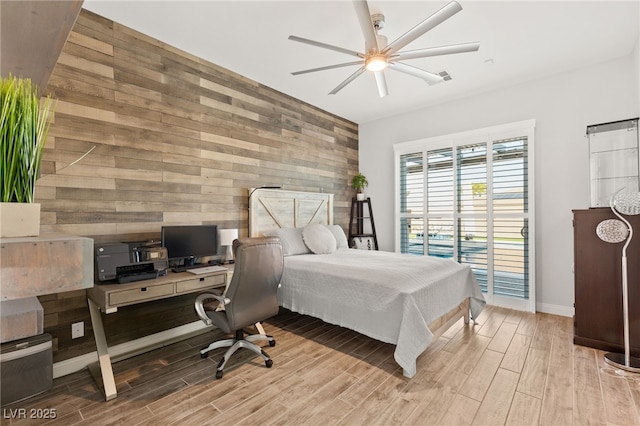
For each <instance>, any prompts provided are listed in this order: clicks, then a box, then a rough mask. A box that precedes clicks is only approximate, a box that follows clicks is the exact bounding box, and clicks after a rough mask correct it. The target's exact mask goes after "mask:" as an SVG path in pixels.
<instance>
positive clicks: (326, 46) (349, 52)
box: [289, 35, 364, 58]
mask: <svg viewBox="0 0 640 426" xmlns="http://www.w3.org/2000/svg"><path fill="white" fill-rule="evenodd" d="M289 40H292V41H297V42H299V43H304V44H310V45H312V46H316V47H322V48H323V49H329V50H333V51H335V52H340V53H345V54H347V55H351V56H357V57H359V58H364V55H363V54H362V53H359V52H356V51H355V50H349V49H345V48H342V47H338V46H334V45H331V44H327V43H322V42H319V41H315V40H309V39H308V38H302V37H298V36H294V35H290V36H289Z"/></svg>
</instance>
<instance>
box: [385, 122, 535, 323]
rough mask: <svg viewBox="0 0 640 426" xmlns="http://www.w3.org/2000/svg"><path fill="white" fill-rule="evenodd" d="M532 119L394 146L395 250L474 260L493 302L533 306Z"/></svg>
mask: <svg viewBox="0 0 640 426" xmlns="http://www.w3.org/2000/svg"><path fill="white" fill-rule="evenodd" d="M533 124H534V123H533V122H525V123H515V124H514V125H508V126H500V127H496V128H491V129H483V130H478V131H475V132H465V133H464V134H457V135H448V136H446V137H443V138H433V139H427V140H423V141H416V142H410V143H406V144H397V145H395V146H394V150H395V154H396V169H397V173H396V188H397V196H396V203H397V206H398V208H397V210H396V213H397V220H396V224H397V225H396V226H397V233H396V235H397V236H398V237H397V238H396V251H400V252H402V253H410V254H414V255H430V256H438V257H443V258H451V259H454V260H456V261H458V262H460V263H463V264H468V265H469V266H470V267H471V269H472V270H473V272H474V275H475V277H476V279H477V281H478V283H479V284H480V286H481V288H482V290H483V292H485V294H486V298H487V300H488V302H489V303H492V304H496V305H501V306H507V307H511V308H516V309H522V310H528V311H535V288H534V276H533V275H534V273H533V272H534V271H535V269H534V267H533V265H534V263H533V262H534V256H530V255H529V253H533V244H532V241H531V240H530V239H529V235H533V233H532V228H533V214H532V212H533V210H532V205H533V202H532V201H533V200H532V199H531V197H530V194H532V193H533V191H532V185H531V184H532V183H533V176H532V171H533V167H532V164H531V161H532V158H533V157H532V155H530V153H531V152H532V147H533Z"/></svg>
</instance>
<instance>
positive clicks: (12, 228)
mask: <svg viewBox="0 0 640 426" xmlns="http://www.w3.org/2000/svg"><path fill="white" fill-rule="evenodd" d="M51 109H52V100H51V98H50V97H46V98H44V99H43V101H42V102H40V96H39V95H38V87H37V85H35V84H34V83H32V82H31V80H30V79H22V78H16V77H13V76H11V74H10V75H9V77H6V78H5V77H1V78H0V209H1V211H2V223H1V224H0V227H1V228H2V229H1V234H0V236H3V237H29V236H37V235H39V232H40V204H37V203H34V202H33V200H34V192H35V186H36V180H38V177H39V173H40V162H41V160H42V151H43V149H44V144H45V140H46V139H47V132H48V130H49V125H50V121H49V120H48V117H49V112H50V110H51Z"/></svg>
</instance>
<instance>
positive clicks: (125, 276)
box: [95, 242, 169, 284]
mask: <svg viewBox="0 0 640 426" xmlns="http://www.w3.org/2000/svg"><path fill="white" fill-rule="evenodd" d="M168 267H169V261H168V258H167V249H166V248H164V247H157V246H155V247H154V246H148V245H147V244H146V243H135V242H129V243H104V244H100V245H96V246H95V276H96V277H97V278H98V281H100V282H104V281H117V282H118V283H120V284H122V283H129V282H133V281H141V280H148V279H151V278H157V277H159V276H163V275H166V274H167V268H168Z"/></svg>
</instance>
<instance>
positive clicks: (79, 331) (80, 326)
mask: <svg viewBox="0 0 640 426" xmlns="http://www.w3.org/2000/svg"><path fill="white" fill-rule="evenodd" d="M79 337H84V321H80V322H74V323H73V324H71V338H72V339H77V338H79Z"/></svg>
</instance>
